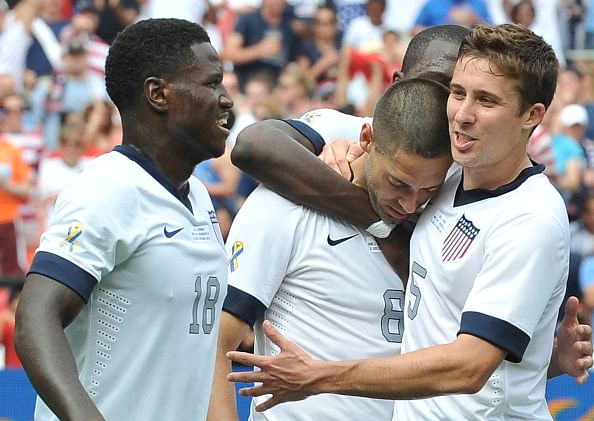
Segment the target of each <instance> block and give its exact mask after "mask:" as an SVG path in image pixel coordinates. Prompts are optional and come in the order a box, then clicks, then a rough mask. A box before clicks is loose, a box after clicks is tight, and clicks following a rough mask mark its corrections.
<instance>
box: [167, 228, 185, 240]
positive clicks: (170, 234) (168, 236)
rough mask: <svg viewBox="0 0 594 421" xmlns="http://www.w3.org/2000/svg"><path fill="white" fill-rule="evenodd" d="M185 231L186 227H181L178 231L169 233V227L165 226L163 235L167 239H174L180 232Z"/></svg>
mask: <svg viewBox="0 0 594 421" xmlns="http://www.w3.org/2000/svg"><path fill="white" fill-rule="evenodd" d="M183 229H184V227H181V228H179V229H176V230H173V231H167V226H164V227H163V234H165V237H167V238H171V237H173V236H174V235H175V234H177V233H178V232H180V231H181V230H183Z"/></svg>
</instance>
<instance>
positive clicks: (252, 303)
mask: <svg viewBox="0 0 594 421" xmlns="http://www.w3.org/2000/svg"><path fill="white" fill-rule="evenodd" d="M223 311H226V312H227V313H231V314H233V315H234V316H237V317H239V318H240V319H241V320H243V321H244V322H246V323H247V324H249V325H250V326H254V324H255V323H256V322H257V321H258V320H262V318H264V313H265V312H266V306H265V305H264V304H262V302H261V301H260V300H258V299H257V298H256V297H254V296H252V295H250V294H248V293H247V292H244V291H242V290H240V289H238V288H235V287H234V286H232V285H228V286H227V297H225V301H224V302H223Z"/></svg>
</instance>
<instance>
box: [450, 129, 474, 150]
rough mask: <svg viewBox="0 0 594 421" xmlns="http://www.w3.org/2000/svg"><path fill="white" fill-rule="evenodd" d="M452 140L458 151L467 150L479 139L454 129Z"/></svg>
mask: <svg viewBox="0 0 594 421" xmlns="http://www.w3.org/2000/svg"><path fill="white" fill-rule="evenodd" d="M452 142H453V144H454V147H455V148H456V150H457V151H459V152H465V151H467V150H469V149H471V148H472V147H473V146H474V144H475V143H476V142H477V139H476V138H475V137H472V136H470V135H468V134H465V133H462V132H459V131H454V135H453V136H452Z"/></svg>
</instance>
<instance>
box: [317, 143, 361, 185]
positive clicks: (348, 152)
mask: <svg viewBox="0 0 594 421" xmlns="http://www.w3.org/2000/svg"><path fill="white" fill-rule="evenodd" d="M363 153H364V151H363V149H362V148H361V145H360V144H359V142H349V141H347V140H345V139H335V140H333V141H332V143H330V144H327V145H325V146H324V149H322V153H321V154H320V158H321V159H322V160H323V161H324V162H325V163H326V165H328V166H329V167H330V168H332V169H333V170H334V171H336V172H337V173H339V174H340V175H342V176H343V177H344V178H346V179H347V180H352V178H353V172H352V171H351V162H353V161H354V160H355V159H357V158H358V157H360V156H361V155H363Z"/></svg>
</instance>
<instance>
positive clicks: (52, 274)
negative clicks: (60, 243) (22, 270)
mask: <svg viewBox="0 0 594 421" xmlns="http://www.w3.org/2000/svg"><path fill="white" fill-rule="evenodd" d="M28 273H37V274H39V275H43V276H47V277H48V278H52V279H53V280H54V281H57V282H59V283H61V284H63V285H65V286H67V287H68V288H70V289H71V290H73V291H74V292H76V293H77V294H78V295H80V297H81V298H82V299H83V300H84V302H85V303H86V302H87V300H88V299H89V297H90V296H91V293H92V292H93V288H95V285H97V279H95V278H94V277H93V276H92V275H91V274H89V272H87V271H86V270H84V269H81V268H79V267H78V266H76V265H75V264H74V263H72V262H71V261H69V260H66V259H64V258H63V257H60V256H57V255H55V254H52V253H48V252H46V251H39V252H37V253H36V254H35V257H34V258H33V263H31V268H30V269H29V272H28Z"/></svg>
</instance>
